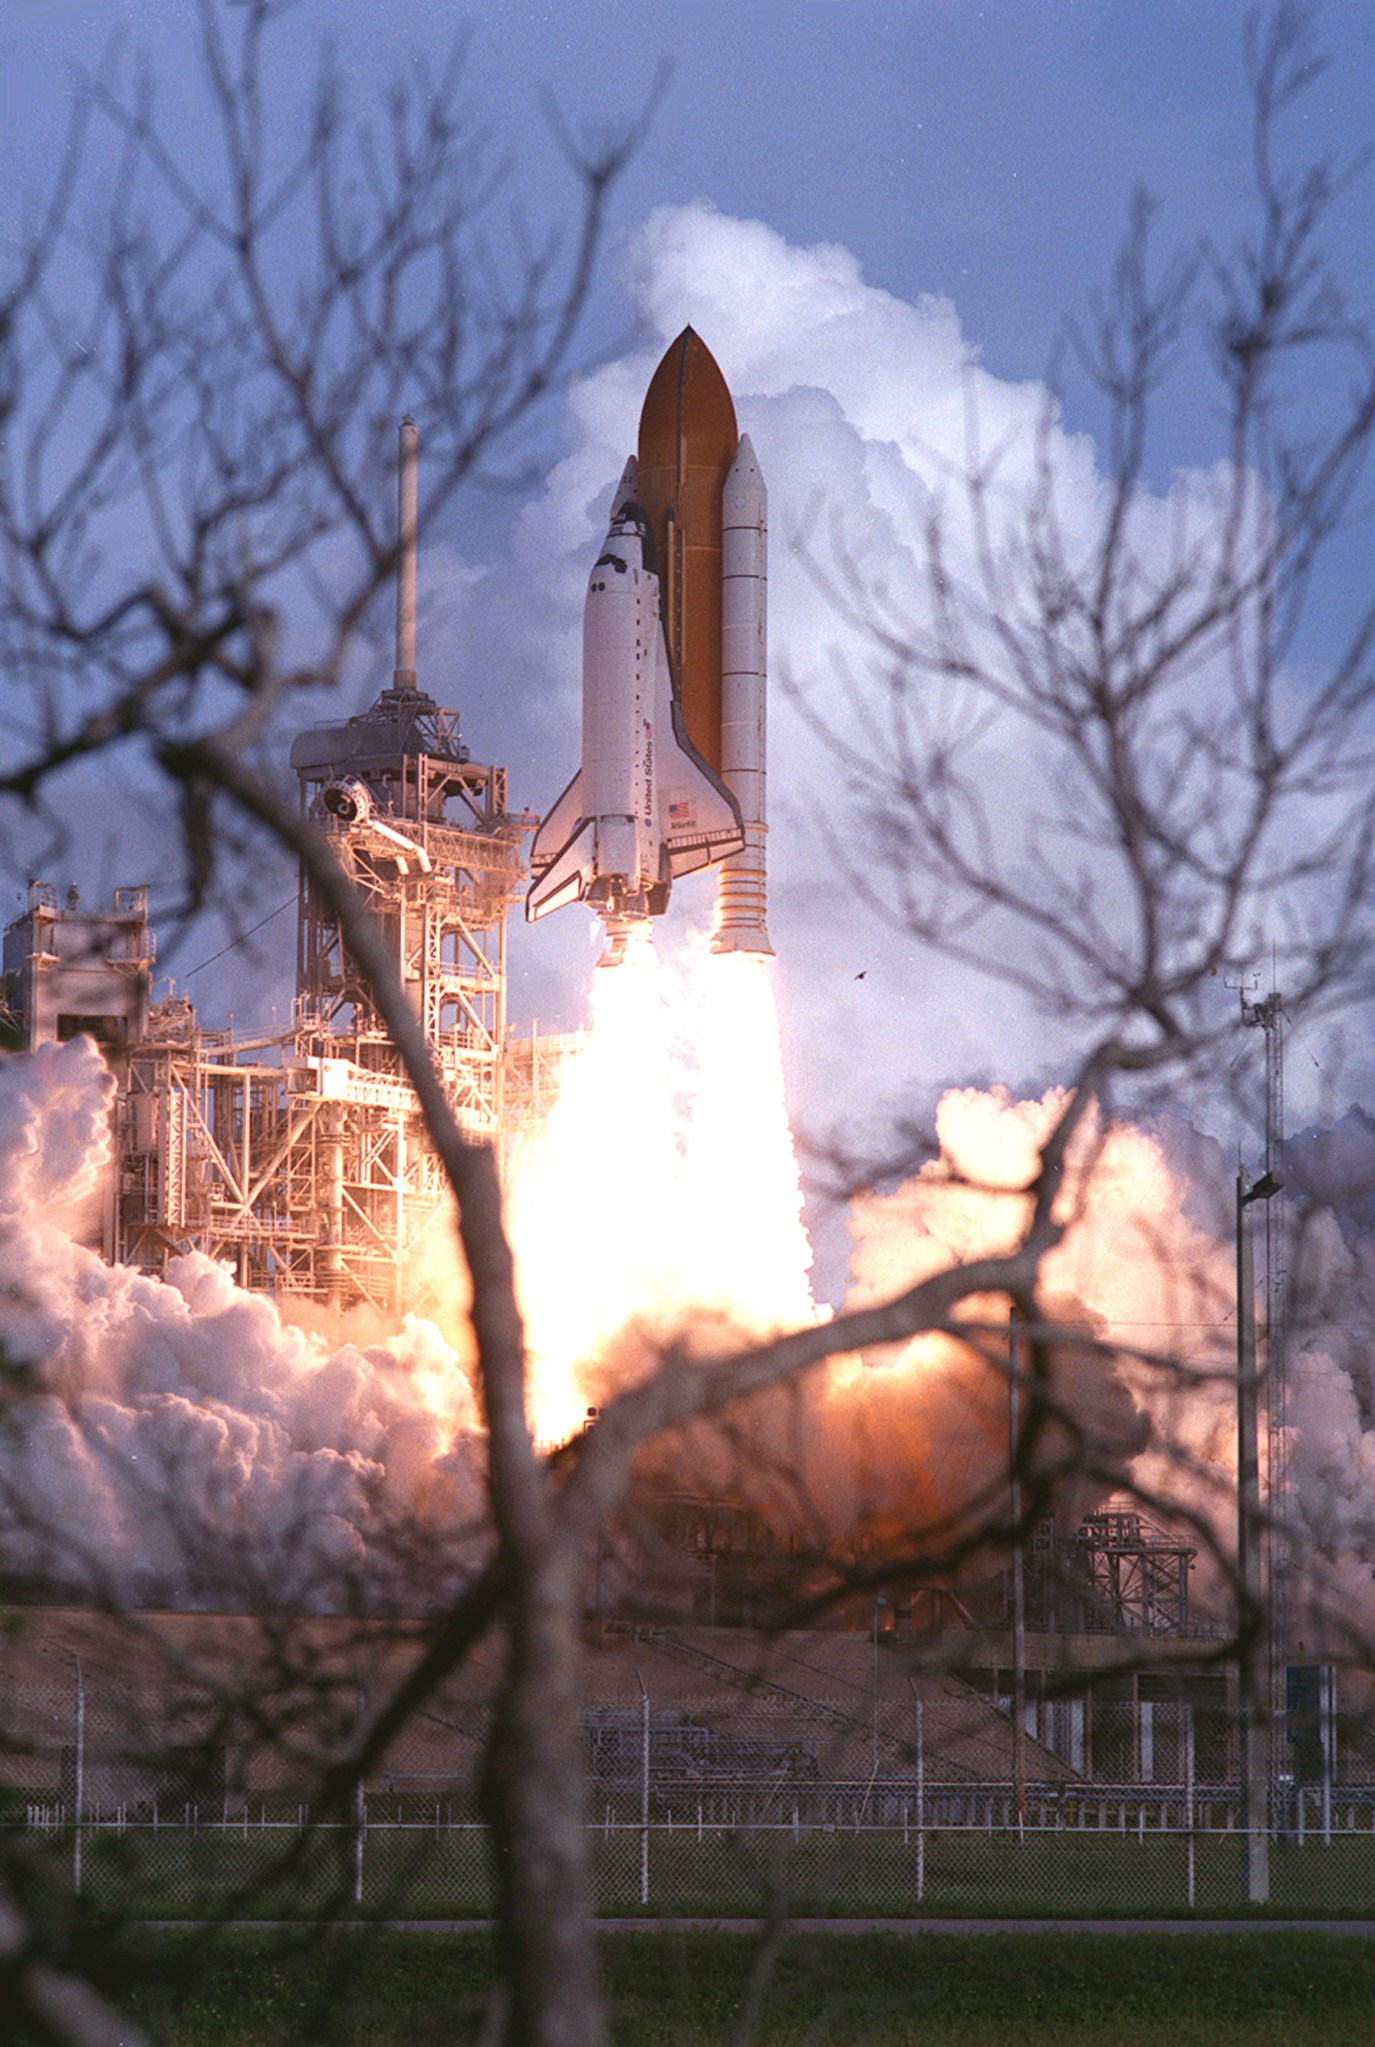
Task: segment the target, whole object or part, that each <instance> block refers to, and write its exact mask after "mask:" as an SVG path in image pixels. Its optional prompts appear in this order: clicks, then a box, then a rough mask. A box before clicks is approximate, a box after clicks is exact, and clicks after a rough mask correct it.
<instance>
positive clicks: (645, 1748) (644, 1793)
mask: <svg viewBox="0 0 1375 2047" xmlns="http://www.w3.org/2000/svg"><path fill="white" fill-rule="evenodd" d="M635 1676H636V1678H637V1679H638V1680H639V1686H640V1903H641V1904H642V1905H647V1904H648V1903H649V1693H648V1692H647V1691H646V1690H645V1681H644V1678H643V1677H642V1676H641V1675H640V1672H639V1670H638V1669H637V1670H636V1672H635Z"/></svg>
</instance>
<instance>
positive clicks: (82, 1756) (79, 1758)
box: [72, 1656, 86, 1897]
mask: <svg viewBox="0 0 1375 2047" xmlns="http://www.w3.org/2000/svg"><path fill="white" fill-rule="evenodd" d="M75 1762H76V1770H75V1776H76V1784H75V1789H74V1792H73V1796H72V1806H73V1811H72V1889H73V1890H74V1891H75V1893H76V1895H77V1896H78V1897H80V1895H81V1814H82V1810H83V1808H84V1806H85V1802H86V1681H85V1679H84V1678H83V1676H82V1674H81V1658H80V1657H79V1656H78V1657H77V1659H76V1758H75Z"/></svg>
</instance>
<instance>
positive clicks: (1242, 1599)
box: [1236, 1167, 1279, 1905]
mask: <svg viewBox="0 0 1375 2047" xmlns="http://www.w3.org/2000/svg"><path fill="white" fill-rule="evenodd" d="M1278 1192H1279V1182H1278V1180H1277V1179H1276V1178H1275V1176H1274V1175H1273V1174H1272V1173H1269V1172H1265V1173H1262V1174H1261V1176H1260V1178H1259V1179H1258V1180H1256V1181H1254V1182H1252V1183H1251V1184H1250V1185H1249V1186H1248V1185H1247V1181H1246V1175H1245V1173H1244V1172H1243V1171H1242V1169H1241V1168H1240V1167H1238V1168H1237V1205H1236V1227H1237V1704H1238V1708H1239V1715H1238V1717H1239V1720H1240V1727H1239V1734H1240V1741H1239V1750H1240V1753H1239V1757H1238V1761H1239V1763H1240V1790H1241V1827H1242V1836H1241V1840H1242V1848H1241V1881H1242V1895H1243V1897H1244V1898H1245V1900H1246V1902H1247V1904H1248V1905H1264V1904H1267V1903H1268V1902H1269V1898H1270V1835H1269V1798H1268V1793H1269V1782H1270V1743H1269V1734H1268V1723H1269V1721H1270V1718H1271V1714H1270V1711H1269V1710H1268V1709H1269V1705H1270V1698H1269V1687H1268V1685H1267V1682H1266V1680H1267V1677H1268V1675H1269V1658H1268V1646H1269V1645H1268V1637H1269V1633H1270V1630H1269V1626H1268V1620H1269V1612H1268V1608H1267V1606H1266V1602H1265V1576H1264V1559H1263V1555H1262V1538H1263V1528H1262V1516H1261V1496H1260V1390H1259V1382H1258V1378H1257V1373H1256V1276H1255V1251H1254V1246H1253V1239H1252V1232H1251V1217H1250V1215H1249V1213H1248V1210H1249V1209H1250V1207H1251V1205H1252V1203H1253V1202H1257V1201H1261V1202H1268V1201H1269V1200H1270V1199H1271V1197H1272V1196H1273V1195H1275V1194H1277V1193H1278Z"/></svg>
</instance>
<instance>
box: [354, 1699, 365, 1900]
mask: <svg viewBox="0 0 1375 2047" xmlns="http://www.w3.org/2000/svg"><path fill="white" fill-rule="evenodd" d="M357 1692H358V1730H357V1731H358V1737H359V1740H360V1742H361V1740H362V1733H363V1722H364V1721H365V1720H366V1718H367V1712H368V1701H367V1694H366V1693H365V1692H364V1690H363V1687H362V1685H361V1684H359V1685H358V1687H357ZM367 1832H368V1795H367V1793H366V1791H365V1790H364V1789H363V1779H362V1777H361V1776H360V1777H359V1779H358V1782H357V1783H356V1784H355V1785H354V1787H353V1902H354V1904H355V1905H361V1904H362V1902H363V1844H364V1842H365V1840H366V1839H367Z"/></svg>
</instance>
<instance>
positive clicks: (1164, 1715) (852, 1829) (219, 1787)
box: [3, 1676, 1375, 1920]
mask: <svg viewBox="0 0 1375 2047" xmlns="http://www.w3.org/2000/svg"><path fill="white" fill-rule="evenodd" d="M774 1689H775V1690H777V1691H780V1692H781V1691H782V1688H781V1687H775V1688H774ZM923 1689H925V1691H926V1696H925V1697H924V1696H923ZM954 1689H955V1688H953V1687H952V1686H951V1684H950V1682H949V1681H948V1680H942V1681H935V1680H933V1681H930V1682H929V1683H928V1684H927V1685H926V1686H925V1687H923V1686H922V1685H920V1684H916V1683H909V1684H908V1687H907V1693H908V1695H907V1697H906V1698H905V1699H904V1700H901V1701H899V1700H895V1699H894V1698H892V1697H886V1698H882V1699H880V1696H879V1693H878V1690H877V1688H876V1689H875V1692H874V1696H873V1698H872V1700H871V1701H870V1702H869V1703H868V1710H867V1712H866V1711H864V1710H862V1709H861V1708H860V1707H858V1706H856V1705H855V1704H853V1703H850V1704H847V1705H844V1706H837V1705H834V1704H830V1703H827V1702H824V1701H818V1700H815V1699H812V1700H807V1699H804V1698H801V1697H794V1698H790V1697H789V1696H787V1695H786V1694H784V1695H783V1696H778V1697H771V1696H770V1697H763V1698H760V1697H752V1698H747V1699H744V1700H728V1701H723V1700H722V1699H721V1698H719V1697H705V1698H703V1699H701V1700H699V1701H697V1702H695V1703H694V1702H692V1701H686V1702H685V1701H684V1700H682V1699H681V1698H680V1699H676V1700H675V1701H674V1702H673V1703H671V1704H661V1703H657V1702H656V1700H655V1698H654V1697H653V1696H652V1694H651V1693H650V1692H649V1691H648V1689H646V1690H644V1692H643V1693H642V1696H641V1697H640V1698H639V1699H638V1701H630V1702H627V1701H626V1699H625V1698H624V1697H622V1698H621V1699H618V1700H615V1701H612V1702H607V1703H601V1704H593V1705H591V1706H589V1707H588V1709H587V1712H586V1715H585V1735H586V1751H587V1768H588V1807H587V1810H588V1819H587V1826H588V1842H589V1849H590V1859H591V1864H592V1869H593V1875H594V1881H595V1885H596V1894H597V1901H598V1906H599V1909H600V1910H601V1911H602V1912H603V1913H605V1914H609V1915H633V1914H636V1913H650V1914H663V1915H691V1916H712V1917H729V1916H744V1915H753V1914H756V1913H759V1912H761V1911H764V1910H775V1911H776V1910H778V1909H780V1907H781V1908H783V1909H786V1910H790V1911H792V1912H796V1913H808V1914H837V1915H844V1916H852V1917H869V1916H874V1917H880V1918H888V1917H906V1916H910V1915H912V1914H914V1913H921V1912H931V1913H956V1914H959V1913H968V1914H971V1915H978V1914H998V1915H1001V1914H1025V1915H1039V1914H1055V1915H1070V1916H1073V1915H1089V1914H1106V1915H1114V1914H1118V1915H1120V1914H1137V1913H1146V1914H1149V1913H1161V1914H1173V1913H1179V1912H1187V1911H1189V1910H1196V1911H1198V1912H1200V1913H1209V1914H1216V1913H1219V1912H1232V1911H1234V1910H1236V1909H1237V1908H1238V1907H1240V1906H1243V1905H1246V1904H1248V1903H1249V1904H1268V1905H1269V1906H1270V1907H1271V1908H1272V1909H1274V1910H1276V1911H1280V1912H1284V1913H1296V1914H1312V1915H1318V1916H1329V1915H1358V1916H1359V1915H1363V1914H1365V1913H1367V1912H1370V1911H1372V1910H1375V1772H1372V1771H1371V1769H1370V1767H1369V1765H1368V1764H1366V1763H1365V1762H1364V1761H1363V1752H1362V1751H1361V1749H1360V1746H1359V1744H1356V1745H1354V1746H1353V1745H1352V1744H1350V1743H1348V1744H1347V1747H1346V1752H1343V1749H1342V1745H1341V1744H1340V1743H1339V1742H1338V1741H1337V1739H1336V1723H1335V1719H1334V1718H1333V1716H1332V1715H1331V1714H1328V1715H1327V1717H1326V1719H1323V1720H1321V1721H1320V1724H1319V1726H1318V1728H1317V1730H1316V1738H1315V1739H1313V1740H1309V1741H1308V1743H1307V1748H1306V1749H1304V1748H1303V1745H1302V1744H1299V1745H1297V1746H1296V1745H1295V1743H1294V1742H1293V1740H1292V1737H1291V1738H1290V1740H1289V1746H1290V1748H1291V1749H1293V1750H1294V1752H1295V1755H1296V1756H1297V1761H1298V1764H1299V1765H1300V1767H1298V1768H1297V1770H1295V1769H1291V1770H1289V1771H1287V1772H1282V1771H1276V1772H1275V1773H1274V1774H1273V1775H1272V1776H1271V1778H1270V1781H1269V1782H1268V1784H1267V1786H1266V1796H1265V1799H1264V1800H1263V1802H1262V1804H1263V1812H1264V1822H1263V1832H1264V1844H1263V1845H1264V1857H1263V1860H1264V1862H1265V1864H1266V1889H1267V1895H1265V1896H1264V1897H1259V1898H1258V1897H1257V1895H1256V1882H1255V1869H1256V1860H1255V1851H1256V1842H1255V1840H1254V1838H1253V1836H1252V1835H1251V1834H1248V1829H1247V1823H1246V1816H1247V1810H1248V1809H1247V1806H1246V1804H1245V1801H1244V1797H1243V1790H1242V1786H1241V1783H1240V1781H1239V1778H1238V1775H1237V1757H1238V1755H1239V1753H1240V1741H1239V1730H1238V1728H1237V1727H1236V1726H1235V1725H1234V1724H1233V1723H1232V1721H1230V1720H1229V1719H1228V1718H1227V1716H1226V1715H1225V1714H1222V1715H1220V1714H1219V1712H1218V1711H1217V1710H1214V1711H1213V1712H1212V1713H1211V1715H1210V1716H1209V1718H1208V1721H1207V1725H1206V1727H1204V1728H1201V1727H1200V1724H1199V1721H1200V1716H1199V1715H1197V1714H1196V1713H1195V1710H1194V1709H1193V1707H1192V1706H1191V1705H1190V1704H1189V1703H1188V1702H1187V1700H1181V1699H1178V1698H1176V1699H1175V1700H1173V1701H1171V1700H1168V1699H1160V1698H1156V1699H1150V1698H1147V1699H1145V1700H1144V1701H1142V1700H1138V1701H1137V1703H1136V1706H1135V1708H1134V1719H1133V1724H1132V1725H1131V1726H1130V1727H1129V1726H1128V1725H1127V1724H1126V1722H1127V1717H1128V1710H1129V1709H1128V1707H1127V1706H1126V1704H1125V1702H1121V1701H1113V1700H1106V1701H1103V1702H1102V1703H1101V1705H1100V1707H1099V1711H1098V1714H1097V1716H1096V1718H1095V1719H1094V1723H1093V1726H1092V1730H1091V1731H1092V1741H1091V1746H1092V1747H1093V1749H1094V1750H1095V1751H1096V1754H1097V1756H1098V1758H1099V1760H1100V1762H1101V1761H1102V1760H1103V1759H1106V1761H1107V1763H1108V1764H1109V1765H1112V1764H1118V1765H1120V1764H1121V1763H1122V1762H1123V1761H1125V1760H1130V1762H1131V1764H1132V1770H1131V1780H1130V1781H1124V1780H1125V1779H1126V1776H1127V1773H1126V1772H1124V1771H1123V1772H1119V1774H1118V1775H1117V1776H1111V1775H1109V1776H1102V1775H1093V1774H1090V1773H1089V1772H1088V1770H1086V1769H1085V1768H1083V1767H1080V1768H1074V1767H1072V1766H1069V1765H1066V1764H1064V1763H1062V1762H1061V1763H1060V1764H1059V1768H1058V1773H1057V1774H1055V1775H1049V1774H1043V1775H1037V1774H1035V1769H1036V1766H1037V1765H1038V1764H1039V1765H1040V1766H1041V1768H1042V1770H1043V1771H1044V1770H1045V1769H1046V1768H1047V1767H1048V1766H1051V1765H1055V1764H1056V1763H1057V1761H1058V1759H1057V1758H1056V1756H1055V1753H1054V1749H1053V1747H1051V1746H1050V1745H1042V1743H1041V1741H1040V1740H1039V1739H1038V1738H1037V1737H1038V1735H1039V1734H1040V1733H1044V1732H1045V1730H1046V1724H1047V1722H1048V1721H1049V1722H1050V1723H1051V1725H1052V1731H1055V1730H1058V1731H1059V1733H1060V1734H1061V1735H1062V1736H1063V1744H1064V1745H1065V1746H1066V1747H1070V1748H1075V1747H1077V1748H1078V1750H1079V1752H1080V1758H1081V1763H1088V1762H1090V1761H1091V1760H1092V1758H1091V1757H1089V1756H1087V1755H1085V1754H1084V1750H1085V1748H1086V1747H1087V1746H1089V1745H1090V1743H1089V1736H1088V1732H1087V1730H1086V1725H1085V1715H1084V1713H1083V1712H1082V1711H1080V1712H1078V1713H1070V1712H1069V1711H1068V1710H1061V1709H1066V1708H1067V1707H1068V1705H1069V1704H1071V1703H1074V1702H1072V1701H1063V1700H1062V1701H1057V1702H1055V1706H1056V1711H1055V1712H1053V1713H1052V1712H1050V1710H1049V1707H1048V1705H1043V1706H1042V1707H1041V1708H1034V1709H1029V1712H1028V1727H1027V1729H1026V1730H1024V1731H1025V1732H1026V1733H1027V1741H1026V1743H1025V1744H1024V1745H1023V1747H1024V1749H1025V1751H1026V1753H1025V1755H1024V1756H1023V1761H1024V1762H1026V1763H1027V1764H1028V1767H1027V1774H1025V1775H1024V1776H1019V1775H1018V1774H1017V1772H1016V1771H1015V1770H1013V1769H1008V1770H1006V1771H1005V1772H1004V1773H1003V1774H1001V1775H994V1774H990V1773H987V1772H985V1773H982V1774H981V1773H979V1772H978V1771H977V1770H976V1769H975V1768H974V1767H973V1765H974V1764H976V1763H977V1762H978V1761H979V1760H980V1759H981V1751H980V1748H979V1745H978V1742H977V1741H975V1742H974V1745H973V1747H972V1748H971V1744H970V1737H969V1733H968V1729H969V1727H970V1726H975V1725H976V1720H969V1721H967V1722H966V1723H964V1725H965V1734H964V1736H963V1738H962V1739H961V1741H959V1742H956V1741H955V1739H954V1737H953V1736H952V1735H951V1732H950V1730H951V1726H952V1724H953V1723H952V1721H951V1717H950V1713H949V1711H948V1710H947V1708H948V1704H949V1700H950V1698H951V1696H952V1693H953V1690H954ZM970 1697H971V1698H972V1694H971V1695H970ZM966 1703H968V1701H966ZM1143 1704H1144V1706H1145V1707H1146V1709H1147V1710H1146V1711H1145V1712H1144V1714H1143V1712H1142V1710H1141V1709H1142V1705H1143ZM127 1705H128V1702H127V1701H122V1700H117V1699H112V1698H110V1697H106V1696H104V1695H102V1693H101V1692H100V1691H99V1690H98V1689H97V1688H94V1687H93V1686H92V1684H91V1683H90V1681H89V1680H85V1681H83V1680H82V1679H81V1678H80V1676H78V1677H77V1678H76V1679H74V1681H73V1683H72V1685H71V1687H70V1689H65V1690H64V1689H56V1688H55V1689H52V1690H50V1691H49V1692H47V1693H44V1694H41V1695H37V1694H30V1695H25V1696H22V1697H17V1696H15V1695H13V1694H12V1695H11V1697H10V1699H9V1701H8V1713H7V1719H8V1723H9V1724H8V1737H7V1754H6V1757H5V1767H4V1779H5V1781H4V1786H3V1800H4V1809H3V1820H4V1824H5V1825H6V1826H7V1828H8V1829H9V1830H10V1831H11V1834H12V1835H13V1834H14V1833H16V1832H22V1834H23V1835H24V1836H25V1837H26V1838H27V1844H28V1845H29V1846H31V1847H36V1848H38V1849H39V1850H40V1851H41V1852H42V1853H43V1854H45V1855H47V1856H48V1857H50V1858H53V1859H55V1860H56V1861H57V1862H58V1863H60V1865H61V1866H62V1870H63V1872H64V1873H65V1874H66V1875H67V1877H68V1878H69V1880H70V1882H71V1884H72V1885H73V1886H74V1888H75V1889H76V1890H78V1891H79V1893H80V1894H81V1896H82V1898H83V1899H84V1900H85V1901H86V1903H87V1905H88V1907H89V1908H90V1909H92V1910H94V1911H95V1912H96V1913H98V1914H104V1913H108V1914H111V1915H125V1916H133V1917H137V1918H155V1919H188V1920H195V1919H209V1918H251V1917H259V1918H307V1919H308V1918H322V1917H332V1916H342V1917H349V1916H354V1915H358V1914H362V1915H366V1916H369V1917H374V1916H375V1917H406V1918H444V1919H462V1918H467V1917H482V1916H485V1915H486V1914H487V1913H488V1911H489V1910H490V1873H491V1868H492V1858H493V1855H494V1854H498V1855H499V1854H500V1853H501V1844H500V1843H499V1842H494V1841H493V1840H492V1839H491V1837H490V1835H489V1831H488V1829H487V1828H486V1827H485V1826H484V1824H483V1822H482V1820H481V1816H480V1813H479V1811H478V1807H477V1800H476V1791H475V1782H474V1779H475V1762H476V1758H477V1755H478V1753H479V1752H480V1747H481V1739H482V1733H483V1724H482V1716H481V1708H479V1707H477V1706H474V1707H472V1708H470V1709H469V1711H468V1713H467V1715H466V1716H464V1717H463V1719H462V1721H461V1724H460V1722H458V1721H455V1720H454V1719H452V1718H450V1719H448V1720H444V1721H443V1725H442V1728H441V1732H442V1733H443V1734H444V1737H445V1739H446V1740H448V1742H449V1745H450V1750H451V1752H452V1754H451V1760H452V1761H453V1763H454V1765H455V1767H453V1769H452V1770H451V1771H450V1772H449V1773H448V1774H446V1775H438V1774H435V1773H433V1772H430V1773H428V1774H427V1773H424V1772H416V1771H411V1772H408V1771H406V1770H405V1769H403V1768H401V1767H398V1768H397V1769H396V1770H395V1771H394V1772H392V1773H390V1774H389V1775H387V1776H385V1777H380V1778H378V1779H376V1780H374V1781H371V1782H369V1783H368V1784H366V1785H364V1786H361V1787H357V1788H356V1789H355V1790H354V1791H353V1792H352V1793H351V1794H350V1796H349V1799H348V1802H347V1805H346V1807H344V1808H342V1809H341V1808H340V1806H338V1805H334V1806H326V1805H322V1804H321V1803H320V1802H319V1801H318V1799H317V1800H316V1802H315V1803H314V1804H312V1803H310V1802H309V1801H308V1800H307V1799H306V1798H305V1797H304V1796H302V1795H300V1793H299V1792H298V1791H297V1790H294V1789H293V1788H292V1787H291V1785H290V1784H289V1783H287V1782H284V1781H278V1782H275V1783H272V1782H267V1781H264V1776H265V1773H263V1772H262V1771H261V1770H260V1771H258V1772H257V1775H258V1778H259V1781H257V1782H254V1781H252V1775H253V1773H252V1772H250V1773H249V1775H248V1778H247V1780H246V1777H245V1771H244V1768H243V1765H242V1761H241V1759H240V1760H236V1758H235V1756H234V1754H233V1752H232V1748H231V1746H230V1745H228V1744H225V1743H223V1742H219V1741H216V1740H212V1739H205V1738H203V1737H202V1738H199V1739H195V1740H191V1739H188V1740H186V1741H184V1742H169V1741H167V1740H166V1739H164V1738H162V1735H163V1734H164V1732H165V1730H162V1729H159V1739H158V1740H157V1741H156V1742H154V1741H152V1740H149V1741H147V1742H146V1743H144V1744H142V1745H141V1744H140V1742H139V1740H138V1739H137V1730H136V1729H133V1728H131V1724H130V1719H129V1714H128V1711H127ZM975 1708H977V1710H978V1711H980V1712H983V1713H985V1714H986V1715H988V1716H991V1720H992V1722H993V1723H994V1724H995V1726H996V1728H997V1729H999V1730H1000V1731H1001V1733H1002V1734H1003V1736H1004V1737H1006V1736H1007V1735H1008V1733H1009V1729H1008V1724H1007V1716H1006V1713H1005V1712H1001V1713H1000V1711H999V1709H998V1706H997V1703H996V1701H978V1700H975V1701H974V1705H973V1707H971V1709H970V1710H971V1712H973V1711H974V1709H975ZM1310 1732H1311V1730H1310ZM987 1739H988V1746H989V1748H990V1751H992V1750H994V1749H996V1747H997V1743H996V1742H995V1741H994V1740H993V1738H992V1736H989V1737H988V1738H987ZM1277 1746H1280V1745H1279V1744H1277ZM956 1751H957V1752H958V1753H957V1754H956V1753H955V1752H956ZM1003 1751H1004V1753H1005V1755H1006V1756H1007V1757H1008V1758H1009V1759H1010V1758H1012V1757H1014V1756H1015V1755H1016V1754H1017V1753H1018V1751H1017V1747H1016V1745H1015V1744H1010V1743H1009V1742H1008V1741H1007V1740H1006V1739H1004V1741H1003ZM413 1759H414V1758H411V1760H413ZM407 1760H408V1758H407V1756H406V1755H405V1753H404V1752H402V1753H401V1754H399V1756H398V1764H399V1765H400V1764H404V1763H405V1762H406V1761H407ZM428 1760H431V1761H432V1760H433V1757H432V1756H431V1757H430V1758H428ZM1250 1810H1251V1813H1252V1815H1253V1817H1254V1816H1255V1814H1256V1812H1257V1807H1256V1804H1255V1801H1254V1800H1253V1801H1252V1805H1251V1808H1250ZM1248 1849H1249V1851H1250V1852H1249V1854H1248Z"/></svg>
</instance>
